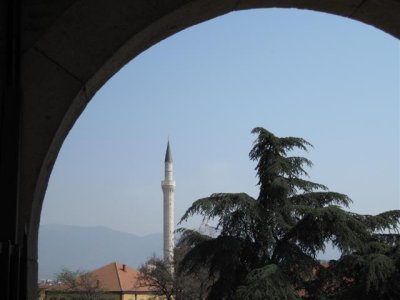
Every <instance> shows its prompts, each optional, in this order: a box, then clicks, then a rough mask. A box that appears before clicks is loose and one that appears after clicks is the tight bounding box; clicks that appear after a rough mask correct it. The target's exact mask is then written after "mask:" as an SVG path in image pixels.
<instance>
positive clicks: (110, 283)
mask: <svg viewBox="0 0 400 300" xmlns="http://www.w3.org/2000/svg"><path fill="white" fill-rule="evenodd" d="M90 274H91V275H93V277H94V278H96V279H97V280H98V281H99V286H100V288H101V289H103V290H105V291H109V292H128V291H151V290H152V289H151V288H149V287H144V286H139V283H138V277H139V271H137V270H135V269H133V268H131V267H128V266H127V265H125V264H120V263H117V262H113V263H111V264H108V265H105V266H103V267H101V268H98V269H96V270H94V271H92V272H90Z"/></svg>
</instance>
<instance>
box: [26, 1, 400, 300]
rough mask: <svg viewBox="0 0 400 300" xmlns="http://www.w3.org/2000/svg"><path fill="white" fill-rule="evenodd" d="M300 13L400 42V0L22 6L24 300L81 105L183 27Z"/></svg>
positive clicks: (30, 289) (30, 288)
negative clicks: (56, 170)
mask: <svg viewBox="0 0 400 300" xmlns="http://www.w3.org/2000/svg"><path fill="white" fill-rule="evenodd" d="M272 7H279V8H297V9H309V10H314V11H320V12H326V13H330V14H335V15H339V16H343V17H348V18H352V19H354V20H358V21H361V22H364V23H365V24H369V25H372V26H374V27H376V28H379V29H381V30H382V31H384V32H386V33H388V34H390V35H392V36H394V37H396V38H399V37H400V21H399V18H398V16H399V15H400V3H399V2H398V1H397V0H380V1H377V0H335V1H319V0H300V1H299V0H246V1H244V0H243V1H240V0H220V1H215V0H176V1H156V0H154V1H149V0H141V1H129V0H120V1H107V0H104V1H74V0H63V1H59V2H57V4H51V5H50V4H48V3H47V2H45V1H43V3H42V2H41V1H37V3H36V4H23V5H22V11H23V14H22V19H21V20H22V44H21V48H22V59H21V84H22V91H23V96H22V99H23V100H22V101H23V106H22V116H23V119H22V125H21V131H22V141H21V143H22V147H21V153H20V157H21V166H22V167H21V174H20V176H21V184H20V190H19V192H20V197H21V211H22V214H21V216H20V219H19V221H18V222H19V225H20V226H19V236H21V237H22V236H23V235H24V231H26V232H27V237H28V242H27V249H26V253H27V254H26V255H27V267H26V270H24V271H25V272H26V273H27V274H26V275H27V282H26V284H27V286H28V296H29V297H30V299H33V298H34V297H35V296H36V294H35V291H36V290H35V288H36V281H37V240H38V227H39V222H40V212H41V206H42V201H43V198H44V195H45V191H46V187H47V183H48V180H49V177H50V174H51V170H52V167H53V165H54V162H55V160H56V158H57V154H58V152H59V150H60V148H61V145H62V143H63V141H64V139H65V138H66V136H67V134H68V132H69V130H70V129H71V128H72V126H73V124H74V122H75V121H76V119H77V118H78V117H79V115H80V114H81V113H82V111H83V110H84V108H85V106H86V104H87V103H88V102H89V101H90V99H91V98H92V97H93V95H94V94H95V93H96V91H97V90H99V89H100V88H101V86H102V85H103V84H104V83H105V82H106V81H107V80H108V79H109V78H110V77H112V76H113V75H114V74H115V73H116V72H118V70H120V69H121V68H122V67H123V66H124V65H125V64H126V63H128V62H129V61H130V60H131V59H133V58H134V57H135V56H137V55H139V54H140V53H141V52H143V51H145V50H146V49H148V48H149V47H151V46H152V45H154V44H156V43H158V42H160V41H161V40H163V39H165V38H167V37H168V36H171V35H173V34H174V33H176V32H179V31H180V30H183V29H185V28H188V27H190V26H192V25H195V24H198V23H201V22H204V21H206V20H209V19H212V18H215V17H218V16H221V15H224V14H227V13H230V12H233V11H238V10H245V9H253V8H272Z"/></svg>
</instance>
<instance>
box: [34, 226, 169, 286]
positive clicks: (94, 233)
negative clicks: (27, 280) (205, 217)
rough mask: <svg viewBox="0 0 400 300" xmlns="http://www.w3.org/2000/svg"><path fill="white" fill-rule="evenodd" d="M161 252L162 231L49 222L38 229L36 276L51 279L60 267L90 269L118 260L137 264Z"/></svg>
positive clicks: (132, 264) (133, 265)
mask: <svg viewBox="0 0 400 300" xmlns="http://www.w3.org/2000/svg"><path fill="white" fill-rule="evenodd" d="M153 254H156V255H157V256H161V255H162V233H155V234H150V235H146V236H143V237H141V236H137V235H134V234H130V233H126V232H121V231H117V230H114V229H110V228H107V227H102V226H96V227H81V226H70V225H59V224H51V225H50V224H49V225H42V226H40V229H39V279H47V278H53V277H54V274H56V273H58V272H60V271H61V269H62V268H63V267H66V268H68V269H70V270H78V269H79V270H85V271H86V270H88V271H89V270H93V269H96V268H99V267H101V266H103V265H106V264H108V263H111V262H114V261H117V262H120V263H125V264H127V265H129V266H131V267H135V268H136V267H138V266H140V264H142V263H143V262H144V261H146V259H148V258H149V257H150V256H152V255H153Z"/></svg>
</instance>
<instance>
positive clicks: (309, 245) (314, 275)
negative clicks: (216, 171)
mask: <svg viewBox="0 0 400 300" xmlns="http://www.w3.org/2000/svg"><path fill="white" fill-rule="evenodd" d="M252 133H253V134H258V137H257V139H256V140H255V142H254V146H253V148H252V150H251V151H250V154H249V157H250V159H251V160H253V161H256V162H257V165H256V168H255V169H256V171H257V176H258V179H259V182H258V185H259V188H260V192H259V196H258V198H257V199H254V198H252V197H251V196H249V195H247V194H245V193H236V194H232V193H218V194H212V195H211V196H209V197H206V198H202V199H199V200H197V201H195V202H194V203H193V204H192V206H191V207H190V208H189V209H188V210H187V211H186V213H185V214H184V215H183V217H182V219H181V221H180V222H183V221H186V220H187V219H188V218H190V217H191V216H193V215H196V214H200V215H202V216H203V218H204V219H205V220H216V221H217V229H218V231H219V235H218V236H216V237H205V236H204V235H201V234H199V233H197V232H194V231H186V232H185V230H183V231H184V232H185V234H184V238H186V240H187V242H188V243H190V245H191V246H192V248H191V250H190V251H189V252H188V253H187V255H186V256H185V257H184V259H183V261H182V263H181V269H182V270H186V271H187V272H190V271H193V270H195V269H196V268H198V267H204V266H207V267H208V271H209V276H210V277H211V278H213V279H214V281H213V284H212V286H211V289H210V293H209V299H236V298H237V299H252V300H257V299H276V300H284V299H300V298H302V297H307V298H310V297H311V298H314V299H328V298H332V297H339V296H343V295H346V293H347V295H350V293H353V295H356V293H357V291H356V290H359V289H360V288H361V289H363V291H364V294H365V295H369V293H375V294H376V292H377V291H381V289H382V287H384V288H385V289H386V290H387V293H389V294H393V293H394V292H395V287H394V286H397V285H396V282H397V283H399V272H398V270H399V246H398V245H399V240H400V239H399V235H398V234H397V233H398V232H397V230H398V226H399V221H400V211H390V212H386V213H382V214H380V215H378V216H364V215H359V214H355V213H352V212H349V211H346V210H345V209H347V208H348V207H349V204H350V203H351V199H350V198H349V197H348V196H346V195H344V194H340V193H336V192H331V191H329V190H328V188H327V187H326V186H324V185H322V184H318V183H314V182H311V181H308V180H306V179H305V178H306V177H307V176H308V174H307V172H306V170H305V167H311V166H312V163H311V161H309V160H308V159H306V158H304V157H297V156H289V155H288V153H289V152H290V151H292V150H294V149H300V150H304V151H307V149H308V147H312V145H311V144H310V143H309V142H307V141H306V140H304V139H302V138H297V137H283V138H280V137H276V136H275V135H273V134H272V133H271V132H269V131H267V130H266V129H264V128H260V127H257V128H254V129H253V130H252ZM328 242H331V243H332V244H333V245H334V246H335V247H337V248H338V249H339V250H340V251H341V253H342V257H341V259H340V260H339V261H337V262H334V261H332V262H331V264H330V267H328V268H323V267H322V266H321V264H320V262H319V261H318V260H317V254H318V253H319V252H321V251H324V250H325V247H326V244H327V243H328ZM365 270H367V272H366V273H365ZM358 285H360V286H362V287H360V288H358ZM353 290H354V291H355V292H352V291H353ZM375 294H373V295H375ZM371 297H372V294H371ZM341 299H344V298H343V297H342V298H341ZM348 299H356V298H348ZM371 299H372V298H371ZM373 299H380V298H373ZM382 299H392V298H382ZM393 299H394V298H393Z"/></svg>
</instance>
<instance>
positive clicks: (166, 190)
mask: <svg viewBox="0 0 400 300" xmlns="http://www.w3.org/2000/svg"><path fill="white" fill-rule="evenodd" d="M161 187H162V190H163V195H164V228H163V229H164V260H165V261H166V262H168V263H171V270H172V263H173V260H174V230H175V229H174V220H175V219H174V202H175V181H174V179H173V165H172V157H171V153H170V149H169V142H168V146H167V153H166V155H165V172H164V180H163V181H162V182H161Z"/></svg>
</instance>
